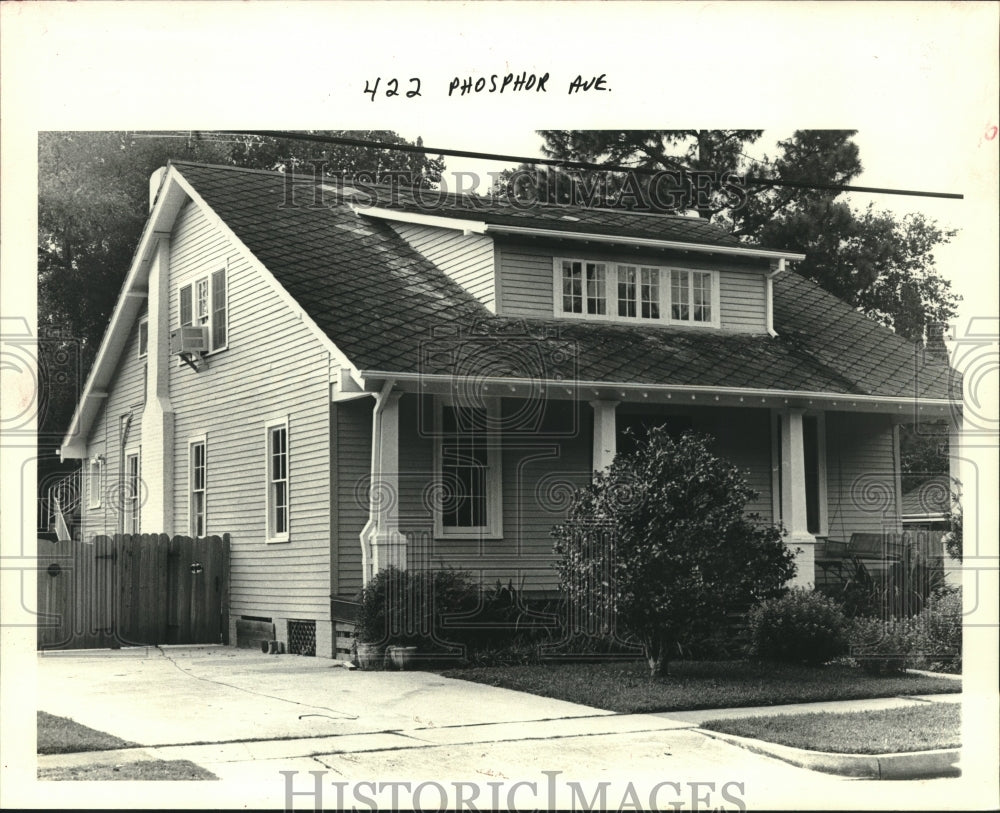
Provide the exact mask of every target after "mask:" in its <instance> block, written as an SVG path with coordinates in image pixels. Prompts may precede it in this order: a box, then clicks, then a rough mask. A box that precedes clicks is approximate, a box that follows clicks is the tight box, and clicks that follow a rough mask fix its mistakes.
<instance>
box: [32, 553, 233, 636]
mask: <svg viewBox="0 0 1000 813" xmlns="http://www.w3.org/2000/svg"><path fill="white" fill-rule="evenodd" d="M228 611H229V534H224V535H223V536H222V537H218V536H209V537H204V538H201V539H192V538H191V537H186V536H175V537H173V538H172V539H171V538H170V537H168V536H166V535H165V534H142V535H134V536H129V535H124V536H114V537H109V536H99V537H96V538H95V539H94V540H93V541H92V542H79V541H68V542H55V543H53V542H48V541H45V540H39V542H38V614H39V615H38V648H39V649H91V648H101V647H122V646H132V645H140V644H207V643H213V644H215V643H220V642H226V638H227V637H228V632H229V620H228Z"/></svg>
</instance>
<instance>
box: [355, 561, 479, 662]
mask: <svg viewBox="0 0 1000 813" xmlns="http://www.w3.org/2000/svg"><path fill="white" fill-rule="evenodd" d="M478 605H479V587H478V585H476V584H474V583H473V582H472V581H470V579H469V577H468V575H467V574H466V573H463V572H461V571H457V570H435V571H412V570H398V569H397V568H394V567H389V568H386V569H385V570H380V571H379V572H378V573H377V574H375V576H374V578H372V580H371V581H370V582H369V583H368V585H367V586H366V587H365V588H364V589H363V590H362V591H361V600H360V609H359V610H358V618H357V622H356V630H357V635H358V640H359V641H361V642H363V643H370V644H376V645H378V646H386V645H389V644H392V645H397V646H417V647H419V648H420V649H421V650H423V651H441V650H443V649H447V648H448V644H451V643H454V642H453V641H451V640H449V638H448V631H447V629H446V626H445V625H446V623H447V622H446V619H449V618H451V619H453V618H455V617H457V616H462V615H468V614H471V613H473V612H475V610H476V608H477V607H478Z"/></svg>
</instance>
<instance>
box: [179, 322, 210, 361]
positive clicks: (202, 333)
mask: <svg viewBox="0 0 1000 813" xmlns="http://www.w3.org/2000/svg"><path fill="white" fill-rule="evenodd" d="M207 352H208V326H207V325H198V326H196V327H182V328H180V329H178V330H175V331H173V332H172V333H171V334H170V353H171V354H172V355H175V356H188V355H191V354H194V353H207Z"/></svg>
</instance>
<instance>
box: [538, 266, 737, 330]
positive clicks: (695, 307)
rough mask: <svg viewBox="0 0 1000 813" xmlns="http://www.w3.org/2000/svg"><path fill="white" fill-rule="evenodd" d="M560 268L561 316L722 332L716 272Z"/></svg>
mask: <svg viewBox="0 0 1000 813" xmlns="http://www.w3.org/2000/svg"><path fill="white" fill-rule="evenodd" d="M554 265H555V268H554V274H555V280H554V283H555V284H554V291H553V293H554V295H555V315H556V316H563V317H577V318H582V319H598V320H602V321H612V322H638V323H642V324H659V325H670V324H675V325H690V326H695V327H718V326H719V307H718V298H719V290H718V286H719V282H718V274H717V273H716V272H715V271H700V270H695V269H687V268H670V267H663V266H654V265H639V264H632V263H612V262H596V261H590V260H577V259H564V258H557V259H556V260H555V263H554Z"/></svg>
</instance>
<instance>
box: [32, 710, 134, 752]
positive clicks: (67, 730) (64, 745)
mask: <svg viewBox="0 0 1000 813" xmlns="http://www.w3.org/2000/svg"><path fill="white" fill-rule="evenodd" d="M134 747H136V743H134V742H129V741H128V740H123V739H121V738H119V737H115V736H113V735H111V734H105V733H104V732H103V731H95V730H94V729H92V728H87V726H85V725H80V724H79V723H77V722H74V721H73V720H70V719H68V718H67V717H57V716H56V715H54V714H49V713H48V712H45V711H40V712H38V749H37V750H38V753H39V754H74V753H78V752H80V751H116V750H118V749H119V748H134Z"/></svg>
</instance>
